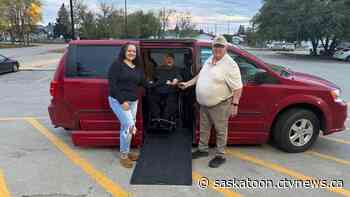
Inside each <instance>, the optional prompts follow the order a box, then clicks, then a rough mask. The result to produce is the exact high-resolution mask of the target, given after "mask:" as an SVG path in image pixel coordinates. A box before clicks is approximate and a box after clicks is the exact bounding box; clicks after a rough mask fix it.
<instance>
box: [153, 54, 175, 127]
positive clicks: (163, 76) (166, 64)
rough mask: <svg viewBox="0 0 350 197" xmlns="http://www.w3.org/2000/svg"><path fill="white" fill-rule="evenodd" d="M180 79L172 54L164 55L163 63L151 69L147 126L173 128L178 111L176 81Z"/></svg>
mask: <svg viewBox="0 0 350 197" xmlns="http://www.w3.org/2000/svg"><path fill="white" fill-rule="evenodd" d="M181 80H182V76H181V74H180V71H179V70H178V68H176V66H175V65H174V55H173V54H172V53H167V54H165V55H164V58H163V64H162V65H160V66H158V67H156V68H154V69H153V81H152V82H151V85H150V88H149V99H148V101H149V103H148V104H149V107H150V108H149V112H150V114H149V115H150V119H149V126H150V127H151V128H159V129H174V128H175V127H176V121H177V120H176V119H177V115H178V113H179V104H178V102H179V98H178V97H179V96H178V89H177V83H178V82H179V81H181Z"/></svg>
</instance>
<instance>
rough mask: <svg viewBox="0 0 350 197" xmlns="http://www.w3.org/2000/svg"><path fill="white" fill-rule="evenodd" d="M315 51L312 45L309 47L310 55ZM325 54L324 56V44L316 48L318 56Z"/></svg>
mask: <svg viewBox="0 0 350 197" xmlns="http://www.w3.org/2000/svg"><path fill="white" fill-rule="evenodd" d="M313 51H314V49H313V47H312V45H311V46H309V53H310V55H313ZM323 54H324V47H323V45H322V44H320V45H318V46H317V48H316V55H323Z"/></svg>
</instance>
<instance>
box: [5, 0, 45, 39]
mask: <svg viewBox="0 0 350 197" xmlns="http://www.w3.org/2000/svg"><path fill="white" fill-rule="evenodd" d="M0 11H1V13H0V20H1V22H0V29H2V31H4V32H6V33H8V34H9V35H10V36H11V40H12V41H13V42H14V41H15V40H19V41H22V42H23V44H27V45H28V44H29V41H30V34H31V33H32V32H34V30H35V28H36V25H37V23H38V22H40V20H41V16H42V13H41V1H40V0H16V1H11V0H1V1H0Z"/></svg>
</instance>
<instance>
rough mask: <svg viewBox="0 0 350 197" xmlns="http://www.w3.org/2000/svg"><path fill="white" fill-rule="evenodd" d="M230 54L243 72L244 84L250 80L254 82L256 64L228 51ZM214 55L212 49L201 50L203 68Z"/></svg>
mask: <svg viewBox="0 0 350 197" xmlns="http://www.w3.org/2000/svg"><path fill="white" fill-rule="evenodd" d="M228 54H229V55H230V56H231V57H232V59H233V60H235V62H236V63H237V64H238V66H239V69H240V71H241V77H242V82H243V83H244V84H245V83H247V82H248V81H249V80H252V79H253V78H254V76H255V73H256V72H257V68H256V66H255V65H254V64H252V63H250V62H248V61H247V60H246V59H245V58H243V57H240V56H238V55H237V54H235V53H233V52H232V51H228ZM211 55H212V50H211V49H210V48H201V55H200V59H201V66H203V64H204V62H205V61H206V60H207V59H208V58H209V57H210V56H211Z"/></svg>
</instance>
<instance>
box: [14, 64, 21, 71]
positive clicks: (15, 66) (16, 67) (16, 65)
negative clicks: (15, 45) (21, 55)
mask: <svg viewBox="0 0 350 197" xmlns="http://www.w3.org/2000/svg"><path fill="white" fill-rule="evenodd" d="M18 68H19V66H18V64H13V65H12V72H17V71H18Z"/></svg>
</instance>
